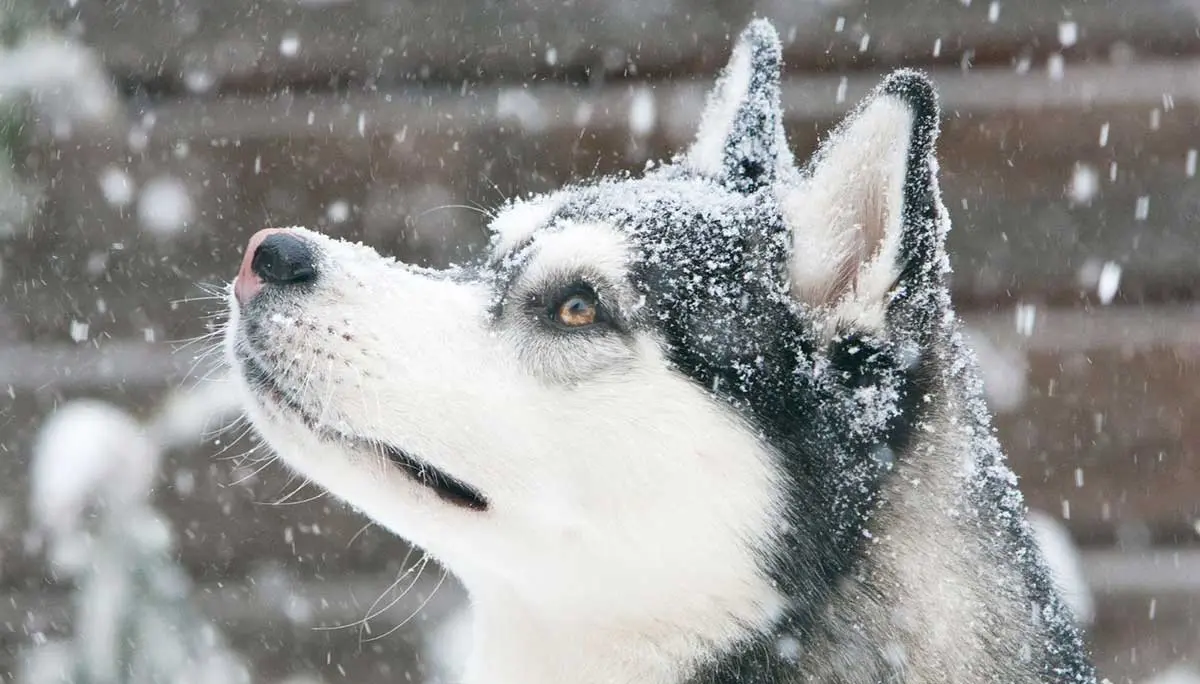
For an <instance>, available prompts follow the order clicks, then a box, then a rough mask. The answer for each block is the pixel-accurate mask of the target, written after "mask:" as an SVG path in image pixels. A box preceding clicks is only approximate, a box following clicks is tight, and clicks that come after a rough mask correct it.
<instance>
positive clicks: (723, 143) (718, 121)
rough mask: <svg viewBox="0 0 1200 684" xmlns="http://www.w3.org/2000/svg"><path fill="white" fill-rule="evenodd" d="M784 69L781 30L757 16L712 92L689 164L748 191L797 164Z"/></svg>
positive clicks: (741, 189) (706, 173)
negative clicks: (787, 120) (787, 128)
mask: <svg viewBox="0 0 1200 684" xmlns="http://www.w3.org/2000/svg"><path fill="white" fill-rule="evenodd" d="M782 68H783V49H782V48H781V46H780V44H779V35H778V34H777V33H776V32H775V29H774V27H772V26H771V23H770V22H769V21H767V20H765V19H756V20H754V21H753V22H751V23H750V25H748V26H747V27H746V28H745V29H744V30H743V31H742V34H741V36H739V37H738V40H737V43H736V45H734V48H733V55H732V57H730V59H729V64H728V65H727V66H726V67H725V70H724V71H723V72H721V76H720V78H719V79H718V80H717V85H716V87H715V88H714V89H713V91H712V92H711V93H709V96H708V103H707V104H706V105H705V108H704V113H703V114H702V115H701V118H700V130H699V132H698V133H697V134H696V141H695V142H694V143H693V144H692V147H691V148H690V149H689V150H688V151H687V153H686V154H685V156H684V164H685V165H686V166H687V167H688V168H690V169H691V170H692V171H694V172H696V173H699V174H702V175H706V176H710V177H712V178H717V179H719V180H721V181H722V182H724V183H726V184H728V185H729V186H730V187H732V188H734V189H737V190H740V191H742V192H752V191H754V190H756V189H758V188H761V187H764V186H767V185H769V184H770V183H772V182H774V181H775V180H776V179H777V178H779V177H781V175H782V173H786V171H787V170H789V169H791V168H792V164H793V162H792V156H791V153H790V152H789V151H788V149H787V143H786V141H785V139H784V134H783V109H782V105H781V104H780V101H779V100H780V97H779V95H780V93H779V80H780V76H781V71H782Z"/></svg>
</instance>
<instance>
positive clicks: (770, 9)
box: [55, 0, 1200, 94]
mask: <svg viewBox="0 0 1200 684" xmlns="http://www.w3.org/2000/svg"><path fill="white" fill-rule="evenodd" d="M55 7H56V11H55V15H56V17H57V19H58V21H59V23H60V24H62V25H65V26H67V27H69V29H70V30H71V31H73V32H75V33H77V34H79V35H81V36H82V37H83V38H84V39H85V40H87V41H88V42H90V43H91V44H93V45H95V46H97V47H98V49H99V50H100V51H101V53H102V54H103V56H104V61H105V63H106V64H107V65H108V66H109V67H110V68H111V69H112V70H113V71H114V73H115V74H116V75H117V76H118V77H119V78H120V79H121V80H122V81H123V82H125V83H126V84H127V85H128V86H129V87H131V88H134V89H138V88H146V87H149V88H151V89H153V90H156V91H165V92H194V93H197V94H208V93H211V92H214V91H219V90H255V91H262V90H264V89H270V88H278V87H286V86H293V87H303V88H317V89H329V88H330V87H339V86H343V85H346V84H353V85H362V84H368V85H384V86H387V85H391V84H395V83H400V82H411V81H422V82H434V81H442V82H447V83H451V84H454V85H455V86H457V85H458V84H459V83H461V82H462V81H463V80H464V79H465V80H492V79H497V78H508V79H517V80H527V79H529V78H531V77H567V78H570V79H575V80H593V79H597V78H603V77H605V76H608V75H624V74H633V75H656V74H664V73H671V74H675V75H679V74H683V73H697V72H709V71H712V70H714V69H716V68H717V67H719V66H720V65H721V64H722V63H723V61H724V59H725V58H726V56H727V55H728V52H729V38H730V36H731V35H732V34H736V33H737V32H738V31H739V30H740V29H741V28H742V26H744V25H745V24H746V22H747V21H748V20H749V19H750V18H751V17H752V16H756V15H757V16H766V17H768V18H771V19H773V20H774V21H775V23H776V25H777V26H778V28H779V30H780V32H781V33H782V35H783V37H784V40H785V43H786V55H785V56H786V59H787V61H788V63H789V64H790V65H791V68H793V69H797V70H810V69H823V70H855V69H862V68H873V67H878V66H880V65H887V66H892V65H896V64H922V65H929V64H937V65H952V66H954V67H962V68H968V67H970V66H971V65H982V64H1004V65H1017V64H1024V63H1026V62H1028V63H1030V64H1032V65H1033V68H1034V69H1043V68H1044V65H1045V62H1046V59H1047V57H1048V56H1050V55H1055V54H1060V53H1061V54H1063V55H1065V57H1066V58H1067V59H1069V60H1072V61H1082V60H1085V59H1090V60H1095V61H1107V60H1111V59H1116V60H1123V61H1127V60H1129V59H1135V58H1138V57H1143V56H1146V55H1172V56H1176V55H1183V54H1188V53H1193V54H1194V53H1195V52H1196V51H1197V49H1198V48H1200V40H1198V39H1197V34H1196V29H1197V25H1198V19H1197V16H1196V13H1195V12H1194V10H1193V9H1191V8H1189V7H1188V6H1187V5H1186V4H1180V3H1177V2H1172V1H1171V0H1144V1H1141V2H1136V3H1133V2H1125V1H1123V0H1102V1H1101V0H1070V1H1068V2H1044V1H1042V0H1004V1H1003V2H989V1H988V0H976V1H975V2H973V3H972V2H956V1H954V0H909V1H896V2H878V1H876V2H870V1H869V0H850V1H848V2H836V3H819V2H817V3H814V2H795V1H789V0H755V1H753V2H728V1H716V0H706V1H699V0H655V1H652V2H618V3H613V2H607V0H577V1H576V2H570V3H545V2H535V1H533V0H521V1H520V2H483V3H481V2H476V1H475V0H449V1H443V2H437V3H427V2H415V1H413V0H361V1H359V2H352V3H326V2H313V3H306V2H269V1H267V0H257V1H255V2H243V1H242V0H207V1H206V2H181V3H164V2H161V1H160V0H126V1H124V2H119V3H118V2H103V3H101V2H84V3H76V4H74V5H56V6H55ZM918 19H919V20H918Z"/></svg>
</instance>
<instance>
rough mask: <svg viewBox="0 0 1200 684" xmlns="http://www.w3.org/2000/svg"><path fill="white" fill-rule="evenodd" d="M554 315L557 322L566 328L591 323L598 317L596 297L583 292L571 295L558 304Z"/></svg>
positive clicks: (579, 326) (580, 326)
mask: <svg viewBox="0 0 1200 684" xmlns="http://www.w3.org/2000/svg"><path fill="white" fill-rule="evenodd" d="M555 316H556V317H557V320H558V322H559V323H561V324H562V325H565V326H567V327H568V328H582V327H583V326H586V325H591V324H593V323H595V322H596V319H597V318H599V311H598V308H597V304H596V299H595V298H594V297H591V296H588V295H584V294H575V295H571V296H570V297H567V298H566V299H564V300H563V301H562V303H560V304H559V305H558V309H557V311H556V313H555Z"/></svg>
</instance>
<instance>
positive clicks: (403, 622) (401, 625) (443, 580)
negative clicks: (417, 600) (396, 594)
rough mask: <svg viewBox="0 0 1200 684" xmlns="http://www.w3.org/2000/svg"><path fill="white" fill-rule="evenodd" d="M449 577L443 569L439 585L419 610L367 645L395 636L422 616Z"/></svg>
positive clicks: (434, 586)
mask: <svg viewBox="0 0 1200 684" xmlns="http://www.w3.org/2000/svg"><path fill="white" fill-rule="evenodd" d="M449 575H450V571H449V570H446V569H445V568H442V576H441V577H440V578H438V581H437V584H435V585H433V589H431V590H430V591H429V596H426V597H425V600H424V601H422V602H421V605H419V606H417V609H416V610H414V611H413V612H412V615H409V616H408V617H406V618H404V619H403V620H401V621H400V623H399V624H397V625H396V626H395V627H392V628H391V629H389V630H388V631H386V632H384V633H383V634H380V635H379V636H374V637H371V638H370V639H367V640H366V642H365V643H370V642H372V641H378V640H380V639H383V638H386V637H388V636H391V635H392V634H395V633H396V631H397V630H399V629H401V628H403V627H404V626H405V625H407V624H408V623H409V622H411V621H412V619H413V618H415V617H416V616H418V615H420V614H421V611H422V610H425V606H427V605H429V602H430V601H432V600H433V597H434V596H436V595H437V593H438V589H441V588H442V584H443V583H445V581H446V578H447V577H448V576H449Z"/></svg>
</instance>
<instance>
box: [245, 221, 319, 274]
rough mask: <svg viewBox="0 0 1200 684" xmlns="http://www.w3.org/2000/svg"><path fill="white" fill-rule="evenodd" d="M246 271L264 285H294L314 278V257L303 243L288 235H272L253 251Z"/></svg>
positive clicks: (310, 247)
mask: <svg viewBox="0 0 1200 684" xmlns="http://www.w3.org/2000/svg"><path fill="white" fill-rule="evenodd" d="M250 270H252V271H254V274H255V275H257V276H258V277H259V278H262V281H263V282H264V283H270V284H272V285H298V284H300V283H308V282H312V281H313V280H314V279H315V278H316V277H317V266H316V255H315V254H314V253H313V248H312V246H311V245H310V244H309V243H308V241H307V240H305V239H304V238H301V237H299V236H297V235H294V234H292V233H273V234H271V235H268V236H267V237H265V238H263V241H262V242H261V243H259V245H258V248H257V249H255V250H254V259H253V260H252V261H251V262H250Z"/></svg>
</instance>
